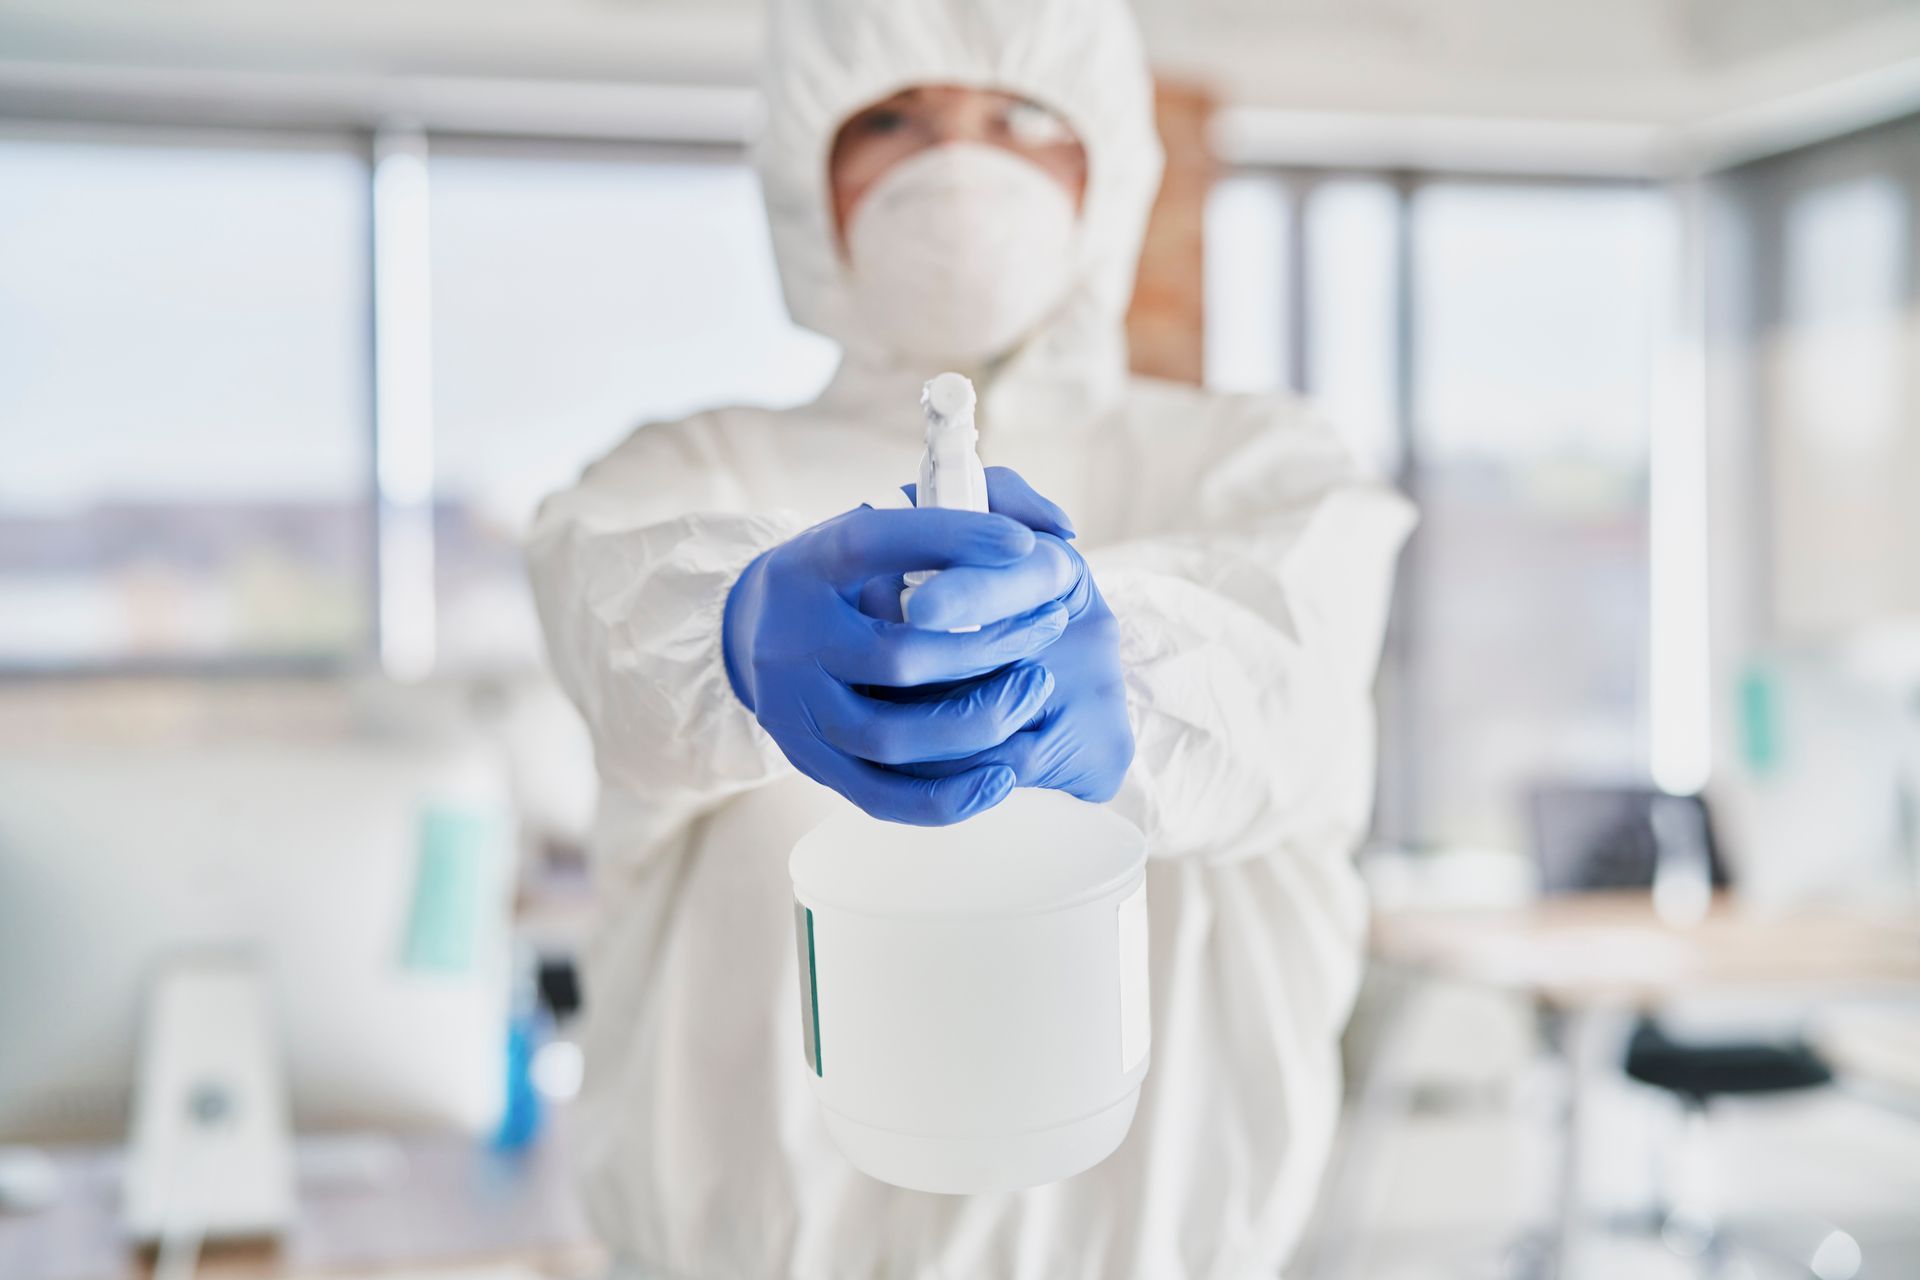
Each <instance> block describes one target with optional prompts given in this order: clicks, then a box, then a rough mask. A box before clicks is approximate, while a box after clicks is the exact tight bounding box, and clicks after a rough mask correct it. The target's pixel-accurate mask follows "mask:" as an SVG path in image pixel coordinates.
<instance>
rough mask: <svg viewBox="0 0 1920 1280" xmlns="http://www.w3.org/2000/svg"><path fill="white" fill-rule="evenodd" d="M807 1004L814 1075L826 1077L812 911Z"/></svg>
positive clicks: (808, 913)
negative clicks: (810, 1019) (822, 1049)
mask: <svg viewBox="0 0 1920 1280" xmlns="http://www.w3.org/2000/svg"><path fill="white" fill-rule="evenodd" d="M807 1002H808V1004H809V1006H810V1009H809V1012H810V1013H812V1015H813V1074H815V1075H816V1076H823V1077H824V1076H825V1075H826V1074H827V1069H826V1067H825V1066H823V1065H822V1063H823V1062H824V1056H823V1055H822V1054H821V1052H820V971H819V970H818V969H816V968H815V967H814V957H813V912H812V911H808V912H807Z"/></svg>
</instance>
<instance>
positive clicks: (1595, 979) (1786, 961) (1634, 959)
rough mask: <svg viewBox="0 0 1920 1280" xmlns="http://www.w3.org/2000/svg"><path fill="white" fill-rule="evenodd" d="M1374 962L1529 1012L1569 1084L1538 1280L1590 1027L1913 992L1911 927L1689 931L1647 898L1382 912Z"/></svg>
mask: <svg viewBox="0 0 1920 1280" xmlns="http://www.w3.org/2000/svg"><path fill="white" fill-rule="evenodd" d="M1371 949H1372V952H1373V956H1374V958H1375V959H1376V960H1377V961H1379V962H1381V963H1384V964H1389V965H1393V966H1396V967H1399V968H1403V969H1406V970H1408V971H1411V972H1413V973H1416V974H1419V975H1423V976H1429V977H1435V978H1442V979H1448V980H1453V981H1461V982H1470V983H1478V984H1481V985H1486V986H1492V987H1496V988H1500V989H1502V990H1507V991H1511V992H1513V993H1515V994H1517V995H1521V996H1524V997H1526V998H1527V999H1529V1000H1530V1001H1532V1003H1533V1005H1534V1007H1535V1009H1536V1011H1537V1013H1538V1016H1539V1020H1540V1025H1541V1028H1542V1032H1543V1039H1544V1040H1545V1042H1546V1044H1547V1047H1548V1049H1549V1051H1550V1052H1552V1053H1554V1054H1555V1055H1557V1057H1558V1058H1559V1060H1560V1064H1561V1067H1562V1070H1563V1074H1564V1078H1565V1080H1566V1082H1567V1084H1566V1093H1565V1104H1564V1107H1563V1110H1562V1113H1561V1114H1562V1119H1561V1124H1562V1130H1561V1143H1560V1160H1559V1173H1558V1185H1557V1186H1556V1188H1555V1195H1556V1200H1557V1204H1558V1214H1557V1218H1558V1221H1557V1223H1556V1225H1555V1229H1554V1231H1553V1233H1552V1236H1551V1238H1550V1240H1549V1241H1548V1242H1547V1246H1546V1248H1545V1249H1544V1250H1543V1251H1542V1256H1541V1257H1540V1258H1539V1259H1538V1260H1537V1266H1536V1268H1535V1273H1536V1274H1538V1275H1543V1276H1550V1277H1562V1276H1564V1275H1565V1273H1566V1261H1567V1258H1568V1256H1569V1252H1570V1245H1571V1242H1572V1236H1573V1232H1574V1229H1575V1224H1576V1220H1577V1212H1578V1208H1579V1161H1580V1131H1579V1101H1580V1095H1581V1091H1582V1085H1583V1081H1582V1078H1581V1074H1582V1067H1583V1061H1582V1055H1581V1054H1579V1053H1578V1052H1576V1051H1575V1049H1574V1046H1575V1043H1576V1042H1577V1041H1578V1040H1579V1039H1580V1038H1581V1034H1582V1025H1581V1023H1582V1019H1583V1018H1584V1017H1585V1016H1586V1015H1587V1014H1588V1013H1590V1012H1594V1011H1598V1010H1619V1009H1623V1008H1624V1009H1638V1010H1643V1011H1644V1010H1651V1009H1654V1008H1657V1007H1658V1006H1659V1005H1660V1004H1662V1003H1663V1002H1665V1001H1667V1000H1669V999H1672V998H1674V997H1678V996H1682V995H1693V994H1703V993H1710V992H1715V991H1721V992H1725V991H1737V990H1741V989H1767V990H1780V991H1801V992H1814V991H1817V992H1823V993H1835V992H1868V991H1874V990H1885V989H1888V988H1894V989H1916V988H1920V914H1915V913H1913V912H1911V911H1904V912H1885V913H1866V912H1860V911H1846V910H1838V909H1833V910H1821V911H1806V912H1800V913H1795V914H1791V915H1779V916H1762V915H1754V914H1750V913H1747V912H1744V911H1742V910H1741V909H1740V908H1739V907H1738V905H1737V904H1736V903H1734V902H1732V901H1731V900H1728V899H1726V898H1719V899H1716V900H1715V901H1714V903H1713V904H1712V906H1711V907H1710V908H1709V910H1708V912H1707V915H1706V917H1705V918H1704V919H1703V920H1702V921H1701V922H1700V923H1699V924H1697V925H1694V926H1691V927H1685V928H1676V927H1673V926H1670V925H1667V924H1664V923H1662V922H1661V921H1660V919H1659V918H1658V917H1657V916H1656V915H1655V914H1654V910H1653V900H1652V897H1651V895H1650V894H1648V893H1646V892H1644V891H1634V892H1624V893H1593V894H1576V895H1570V896H1566V897H1559V898H1550V899H1544V900H1542V901H1540V902H1538V903H1535V904H1532V905H1529V906H1526V907H1519V908H1512V909H1505V910H1494V911H1478V910H1462V911H1421V910H1413V909H1399V910H1385V911H1380V912H1378V913H1376V915H1375V917H1374V922H1373V932H1372V942H1371ZM1373 1083H1374V1082H1373V1081H1372V1080H1371V1079H1370V1080H1369V1087H1368V1088H1366V1089H1364V1090H1363V1094H1362V1100H1361V1101H1362V1121H1363V1123H1365V1122H1366V1119H1367V1117H1368V1115H1369V1114H1370V1113H1371V1112H1372V1111H1373V1110H1374V1109H1375V1104H1374V1102H1373V1100H1372V1098H1371V1097H1370V1096H1369V1095H1375V1094H1377V1093H1378V1090H1377V1089H1375V1088H1373V1087H1371V1086H1372V1084H1373ZM1356 1141H1358V1138H1356Z"/></svg>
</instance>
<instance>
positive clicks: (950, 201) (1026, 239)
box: [846, 142, 1078, 368]
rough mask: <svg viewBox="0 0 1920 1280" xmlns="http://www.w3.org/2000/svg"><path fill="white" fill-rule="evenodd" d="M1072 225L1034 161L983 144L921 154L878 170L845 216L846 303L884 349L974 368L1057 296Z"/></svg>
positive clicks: (1067, 202) (1068, 201) (1074, 218)
mask: <svg viewBox="0 0 1920 1280" xmlns="http://www.w3.org/2000/svg"><path fill="white" fill-rule="evenodd" d="M1077 222H1078V214H1077V211H1076V210H1075V208H1074V201H1073V198H1072V197H1071V196H1070V195H1069V194H1068V193H1067V192H1066V190H1065V189H1064V188H1062V187H1061V185H1060V184H1059V183H1058V182H1056V181H1055V180H1054V179H1053V178H1051V177H1049V176H1048V175H1047V173H1046V172H1045V171H1044V170H1042V169H1041V168H1040V167H1039V166H1037V165H1035V164H1032V163H1031V162H1029V161H1026V160H1023V159H1021V158H1020V157H1018V156H1015V155H1013V154H1011V153H1010V152H1007V151H1005V150H1003V149H1001V148H999V147H993V146H987V145H984V144H978V143H964V142H961V143H947V144H944V145H941V146H937V147H931V148H929V149H927V150H925V151H921V152H918V153H917V154H915V155H912V156H909V157H908V158H907V159H905V160H903V161H901V162H900V163H899V164H897V165H895V166H894V167H893V168H891V169H889V170H888V171H887V172H886V174H885V175H883V176H882V177H881V178H880V179H879V180H878V181H877V182H875V183H874V185H873V187H872V188H871V189H870V190H869V191H868V192H867V193H866V195H865V196H864V197H862V199H861V201H860V204H859V206H858V207H857V208H856V209H855V210H854V212H853V217H852V218H851V219H849V221H848V224H847V228H846V244H847V258H848V268H849V277H850V282H851V285H852V292H853V301H854V306H855V308H856V310H857V311H858V312H859V314H860V319H861V320H862V322H863V323H864V324H865V325H866V326H867V329H868V331H869V332H870V333H871V334H872V335H873V336H874V337H875V338H876V339H877V340H879V341H880V342H882V343H884V344H885V345H887V346H888V347H890V348H892V349H893V350H895V351H898V352H900V353H902V354H904V355H907V356H911V357H913V358H915V359H917V360H921V361H924V362H925V363H926V364H928V365H929V366H930V367H931V366H944V367H954V366H958V367H961V368H970V367H977V366H978V365H980V364H982V363H984V362H985V361H988V360H991V359H993V358H994V357H997V356H1000V355H1004V354H1005V353H1006V352H1007V351H1009V350H1010V349H1012V348H1013V347H1014V346H1016V345H1018V344H1019V343H1020V342H1021V341H1022V340H1023V339H1025V338H1026V337H1027V336H1028V335H1030V334H1031V333H1032V332H1033V331H1034V329H1035V328H1037V327H1038V326H1039V325H1040V324H1041V322H1042V321H1044V320H1045V319H1046V318H1047V316H1048V313H1049V312H1051V311H1052V310H1053V309H1054V308H1055V307H1057V306H1058V305H1059V304H1060V303H1061V301H1062V300H1063V299H1064V298H1065V296H1066V293H1067V289H1068V286H1069V284H1070V282H1071V281H1072V278H1073V268H1074V252H1075V249H1076V244H1075V228H1076V224H1077Z"/></svg>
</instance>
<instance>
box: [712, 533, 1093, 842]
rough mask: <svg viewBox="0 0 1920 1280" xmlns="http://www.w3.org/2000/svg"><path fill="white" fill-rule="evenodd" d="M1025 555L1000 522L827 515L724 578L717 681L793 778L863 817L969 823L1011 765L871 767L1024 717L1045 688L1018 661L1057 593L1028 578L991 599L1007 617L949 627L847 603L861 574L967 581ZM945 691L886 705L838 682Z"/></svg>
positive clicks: (1007, 729)
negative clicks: (926, 772)
mask: <svg viewBox="0 0 1920 1280" xmlns="http://www.w3.org/2000/svg"><path fill="white" fill-rule="evenodd" d="M1033 553H1034V535H1033V533H1032V532H1031V531H1030V530H1028V529H1027V527H1026V526H1025V525H1023V524H1021V523H1020V522H1018V521H1016V520H1012V519H1009V518H1008V517H1006V516H998V515H987V514H984V513H979V512H971V511H931V510H930V511H876V510H873V509H872V508H868V507H861V508H859V509H858V510H854V511H849V512H847V513H846V514H844V515H840V516H835V517H834V518H833V519H831V520H828V521H826V522H825V523H823V524H819V525H815V526H814V527H813V528H811V529H808V530H806V531H805V532H803V533H800V534H798V535H796V536H795V537H793V538H792V539H790V540H788V541H787V542H784V543H782V544H780V545H779V546H777V547H775V548H773V549H772V550H771V551H767V552H765V553H763V554H762V555H761V556H760V557H759V558H758V559H756V560H755V561H754V562H753V563H752V564H750V565H748V566H747V568H746V570H745V572H743V573H742V574H741V575H740V578H739V580H738V581H736V582H735V583H734V585H733V589H732V590H731V591H730V592H729V593H728V595H727V603H726V611H725V615H724V621H723V625H722V628H721V631H722V646H723V651H724V654H725V658H726V666H727V678H728V679H729V680H730V681H731V682H732V684H733V688H734V692H735V693H736V694H738V695H739V698H740V700H741V701H742V702H743V703H745V704H746V705H747V707H748V709H749V710H751V711H752V712H753V713H754V715H755V716H756V717H757V718H758V719H759V721H760V724H761V725H762V726H763V727H764V728H765V729H766V731H767V733H768V734H769V735H771V736H772V738H773V740H774V742H775V743H777V744H778V745H779V747H780V750H781V751H782V752H784V753H785V754H786V757H787V759H788V760H790V761H792V762H793V765H794V767H795V768H797V769H799V770H800V772H802V773H804V774H806V775H807V776H808V777H810V778H812V779H814V780H815V781H816V782H820V783H822V784H824V785H825V786H828V787H831V788H832V789H833V790H835V791H837V792H839V793H840V794H841V795H843V796H845V797H846V798H847V799H849V800H851V801H852V802H853V803H855V804H857V805H859V806H860V807H861V808H862V809H864V810H866V811H867V812H868V813H870V814H872V815H873V816H874V817H876V818H886V819H891V820H892V821H895V822H909V823H914V824H916V825H920V826H940V825H943V824H946V823H950V822H958V821H960V820H962V819H964V818H969V817H972V816H973V815H974V814H976V813H979V812H980V811H981V810H983V809H989V808H992V807H993V806H994V805H996V804H998V803H1000V801H1001V800H1003V799H1005V798H1006V795H1007V792H1008V791H1010V790H1011V789H1012V788H1013V785H1014V780H1015V776H1016V772H1015V767H1014V766H1013V765H1011V764H1003V763H998V762H985V761H983V762H982V763H980V764H978V765H974V766H967V767H961V768H954V769H948V770H945V771H944V772H943V774H942V776H941V777H939V778H923V777H918V776H914V775H910V774H907V773H904V772H901V771H899V770H898V769H896V768H890V767H885V766H907V765H912V764H918V763H924V762H927V761H939V760H953V759H956V758H959V757H964V756H968V755H972V754H974V753H977V752H980V751H982V750H985V749H987V748H990V747H994V746H997V745H999V744H1000V743H1002V742H1004V741H1005V740H1006V739H1007V737H1008V735H1010V734H1012V733H1013V732H1014V731H1015V730H1016V729H1018V728H1019V727H1020V726H1021V725H1023V724H1026V723H1028V722H1029V721H1030V720H1032V719H1033V717H1034V716H1035V715H1037V714H1039V713H1040V711H1041V709H1042V707H1043V706H1044V705H1045V704H1046V699H1047V695H1048V694H1049V693H1050V692H1052V689H1053V679H1052V677H1051V676H1050V675H1049V674H1048V673H1047V672H1046V671H1045V670H1043V669H1041V668H1037V667H1034V666H1031V665H1021V660H1022V659H1026V658H1030V657H1032V656H1033V655H1035V654H1037V653H1039V652H1040V651H1042V650H1043V649H1045V648H1046V647H1047V646H1048V645H1049V644H1051V643H1052V642H1053V641H1054V640H1055V639H1057V638H1058V637H1059V636H1060V635H1061V634H1062V632H1063V631H1064V629H1065V627H1066V623H1067V610H1066V608H1065V607H1063V606H1062V605H1061V604H1059V603H1058V602H1057V601H1056V599H1055V596H1056V595H1057V594H1058V593H1057V592H1055V591H1052V590H1050V589H1049V586H1050V584H1049V583H1048V582H1046V581H1044V580H1041V579H1040V578H1038V577H1034V578H1033V581H1032V583H1031V585H1030V586H1029V588H1028V590H1027V594H1026V597H1025V598H1022V597H1021V596H1020V595H1019V593H1018V592H1017V591H1010V590H1005V589H1002V590H1000V591H998V592H997V593H996V598H997V599H1000V600H1003V601H1006V602H1007V603H1008V605H1009V607H1008V609H1007V611H1006V612H1005V613H1002V614H999V615H996V616H995V617H992V618H983V619H979V621H981V622H982V623H983V624H984V625H982V626H981V628H980V630H978V631H973V632H961V633H953V632H949V631H946V630H932V629H928V628H925V627H918V626H907V625H905V624H903V623H901V622H899V621H888V620H885V619H882V618H878V617H873V616H869V615H868V614H866V613H863V612H862V611H861V610H860V609H859V608H858V607H857V603H856V602H857V601H858V600H859V599H860V598H861V594H862V591H863V589H864V588H865V587H866V585H867V584H868V583H869V582H870V581H871V580H873V579H874V578H876V577H887V578H892V579H893V580H895V581H898V578H899V575H900V574H902V573H904V572H906V571H908V570H911V569H941V570H943V571H945V572H948V573H952V572H966V573H972V572H977V571H980V570H983V569H991V568H995V567H1003V566H1008V565H1014V564H1018V563H1020V562H1021V561H1024V560H1027V559H1028V558H1030V557H1031V556H1032V555H1033ZM936 580H937V579H936ZM916 607H917V606H916ZM895 612H896V613H897V612H898V604H897V599H896V606H895ZM969 616H971V615H969ZM954 625H965V624H954ZM980 677H985V678H984V679H982V678H980ZM953 681H970V683H967V684H964V685H962V686H961V687H960V688H958V689H956V690H955V691H954V692H953V693H952V694H951V696H947V697H941V698H932V699H923V700H916V701H901V702H896V701H889V700H883V699H880V698H874V697H869V696H867V695H866V694H864V693H863V692H861V691H860V690H858V689H856V688H855V687H854V686H885V687H893V688H899V687H906V686H914V685H929V684H942V683H947V682H953Z"/></svg>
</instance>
